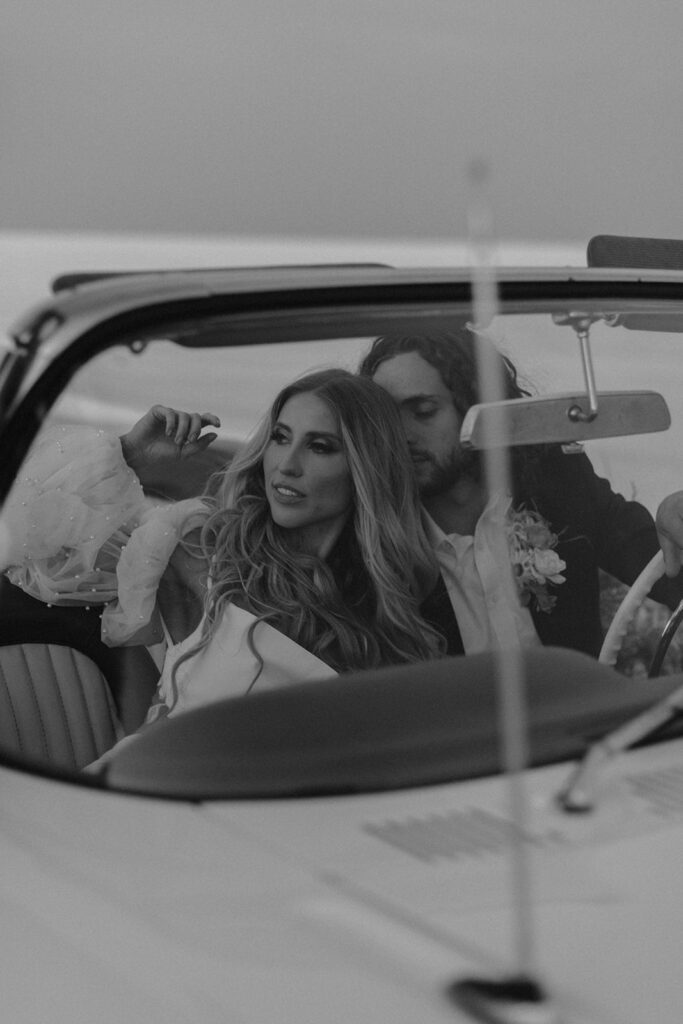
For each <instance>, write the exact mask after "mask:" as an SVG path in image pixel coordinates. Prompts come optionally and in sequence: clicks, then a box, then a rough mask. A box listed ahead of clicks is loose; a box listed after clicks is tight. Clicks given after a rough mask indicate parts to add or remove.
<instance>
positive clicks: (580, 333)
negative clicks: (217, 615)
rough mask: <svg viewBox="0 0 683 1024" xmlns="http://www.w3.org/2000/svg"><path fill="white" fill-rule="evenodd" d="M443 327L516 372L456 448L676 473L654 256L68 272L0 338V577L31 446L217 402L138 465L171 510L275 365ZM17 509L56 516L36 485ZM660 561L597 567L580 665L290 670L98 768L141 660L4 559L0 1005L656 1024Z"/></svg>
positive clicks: (645, 478)
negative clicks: (38, 499) (593, 609)
mask: <svg viewBox="0 0 683 1024" xmlns="http://www.w3.org/2000/svg"><path fill="white" fill-rule="evenodd" d="M453 329H457V330H471V331H474V332H475V333H479V334H481V335H482V336H483V337H485V338H486V339H487V340H488V341H493V342H494V344H495V345H496V346H497V347H498V348H499V349H500V351H502V352H503V353H504V354H505V355H507V356H508V357H509V358H510V359H511V360H512V362H513V363H514V365H515V366H516V368H517V371H518V374H519V379H520V381H521V382H522V383H523V386H524V390H525V392H526V393H527V394H526V397H522V398H518V399H514V400H507V401H506V400H504V399H501V398H500V397H496V396H495V394H493V395H492V396H490V397H491V400H490V401H488V400H487V401H486V402H485V403H482V404H480V405H477V406H476V407H474V408H473V409H472V410H470V414H468V416H467V417H466V420H465V422H464V423H463V433H462V438H461V439H462V443H463V445H465V446H469V447H471V448H473V449H477V450H480V451H481V452H482V458H484V459H493V457H494V456H493V454H492V453H495V452H500V451H504V452H507V451H509V450H513V449H517V448H523V447H524V446H529V445H540V444H554V445H557V446H560V447H561V449H562V452H563V458H566V459H567V460H571V459H575V458H579V457H585V456H588V458H589V459H590V461H591V463H592V465H593V467H594V469H595V471H596V473H598V474H599V475H600V476H601V477H603V478H605V479H607V480H608V481H609V483H610V485H611V487H612V489H613V490H614V491H615V492H617V493H620V494H622V495H623V496H624V497H625V498H627V499H628V500H633V501H637V502H638V503H640V504H641V505H642V506H644V507H645V508H646V509H647V510H649V512H650V513H652V514H654V513H655V511H656V509H657V506H658V504H659V502H660V501H661V500H662V499H663V498H664V497H665V496H666V495H667V494H669V493H671V492H673V491H676V490H679V489H683V466H681V459H680V452H681V449H682V446H683V375H682V374H681V370H680V363H681V358H680V353H681V345H682V343H683V243H675V242H672V241H668V240H656V239H655V240H643V239H621V238H613V237H609V236H607V237H606V236H598V237H596V238H595V239H592V240H591V242H590V244H589V246H588V255H587V260H586V265H585V266H582V267H579V266H576V267H562V268H548V267H543V268H533V267H531V268H522V269H520V268H515V269H505V268H499V269H496V271H495V274H494V272H493V270H492V269H491V266H490V265H488V264H486V265H485V264H482V265H480V266H473V267H471V268H467V269H456V270H448V269H443V268H442V269H437V270H430V269H395V268H392V267H390V266H384V265H376V264H364V265H335V266H287V267H276V266H272V267H259V268H233V269H216V270H187V271H177V270H174V271H167V272H165V271H159V272H156V273H150V272H140V273H133V272H125V273H107V272H106V271H104V270H103V271H102V272H92V271H89V272H87V273H85V272H84V273H80V272H69V273H66V272H65V273H64V275H63V276H61V277H60V278H58V279H57V280H55V281H54V282H53V283H52V294H51V295H50V296H49V297H47V298H45V299H44V300H43V301H41V302H40V303H39V304H38V305H36V306H35V307H34V308H32V309H30V310H29V311H28V312H27V313H26V314H25V316H23V317H22V318H21V319H20V320H19V321H18V322H17V323H15V324H13V325H11V327H10V329H9V331H8V334H7V337H6V339H5V344H4V346H3V349H2V357H1V358H2V362H1V363H0V446H1V451H2V460H1V461H0V501H1V502H4V511H3V513H2V516H1V517H0V563H2V565H3V568H5V569H7V567H8V564H10V563H12V557H11V554H10V553H11V552H12V550H13V546H16V542H17V536H16V535H17V534H18V532H21V531H25V530H29V532H30V528H31V523H28V524H27V523H23V522H22V521H21V507H22V506H21V502H20V501H18V500H17V495H19V496H20V495H21V494H22V487H24V488H25V487H26V485H27V474H26V471H25V468H24V467H25V461H26V459H27V456H29V455H30V454H31V452H32V451H35V450H36V446H37V445H39V444H40V441H41V438H43V436H45V432H47V431H53V430H54V429H55V428H58V429H59V428H62V427H63V428H64V429H66V430H68V429H69V428H70V426H71V425H80V426H83V427H93V428H96V430H98V431H101V432H103V433H102V434H101V435H98V436H110V435H111V436H112V437H116V436H119V435H121V434H122V433H124V432H125V431H126V430H127V429H128V428H129V427H130V426H131V425H132V424H133V423H134V422H135V421H136V420H137V419H138V418H139V417H140V416H142V415H143V414H144V412H145V411H146V410H147V409H148V408H149V407H150V406H151V405H153V404H155V403H160V404H164V405H170V406H175V407H177V408H183V409H191V410H200V409H201V410H207V411H211V412H213V413H215V414H217V415H218V416H219V417H220V420H221V428H220V431H219V436H218V438H217V440H216V442H215V443H214V445H212V446H211V447H210V448H209V449H207V451H206V452H205V453H204V454H203V455H202V456H201V457H197V458H196V459H194V460H187V463H183V464H182V470H181V469H179V464H178V463H174V464H172V465H170V466H164V465H161V464H160V466H159V473H158V479H155V480H152V481H146V483H145V486H146V488H147V491H148V494H149V495H150V496H151V497H154V499H155V500H157V501H159V502H160V503H168V505H169V506H172V505H173V503H174V502H177V501H178V500H183V499H186V498H191V497H193V496H196V495H199V494H200V493H201V491H202V489H203V488H204V486H205V485H206V481H207V479H208V478H209V476H210V474H211V472H212V470H213V469H215V468H217V467H219V466H222V465H224V464H225V463H227V462H228V461H229V460H230V459H231V458H232V456H233V455H234V453H235V451H236V450H237V449H238V448H239V446H240V444H241V443H242V442H243V440H244V439H245V438H246V437H247V436H248V434H249V432H250V430H251V429H252V428H253V426H254V425H255V424H256V422H257V420H258V419H259V417H260V416H261V415H262V414H263V413H264V412H265V411H266V410H267V408H268V406H269V403H270V401H271V399H272V397H273V396H274V394H275V393H276V392H277V391H278V389H279V388H280V387H281V386H283V385H284V384H285V383H287V382H289V381H290V380H291V379H293V378H294V377H296V376H297V375H299V374H300V373H303V372H305V371H307V370H310V369H312V368H320V367H325V366H344V367H346V368H348V369H351V370H356V369H357V367H358V364H359V362H360V360H361V358H362V356H363V354H364V353H365V352H367V350H368V349H369V347H370V344H371V342H372V340H373V339H374V338H376V337H377V336H379V335H383V334H387V333H390V332H391V333H395V332H399V333H401V334H406V335H407V334H429V333H430V332H436V331H438V332H447V331H451V330H453ZM68 483H69V481H66V480H65V481H64V482H63V486H64V488H65V490H66V489H67V485H68ZM28 484H30V480H28ZM55 486H56V494H57V495H59V487H60V486H61V484H60V483H59V482H57V483H56V485H55ZM44 511H45V515H44V518H43V519H42V520H41V522H47V521H49V520H50V517H52V520H53V521H54V522H57V521H61V523H62V525H63V524H64V521H65V517H68V504H63V503H62V502H61V501H60V499H59V497H58V496H57V497H56V498H55V500H54V503H53V504H52V505H50V506H49V507H48V508H47V509H45V510H44ZM27 514H28V513H27ZM551 525H552V524H551ZM601 528H602V529H604V530H606V531H609V529H610V524H609V523H607V524H602V526H601ZM22 536H24V533H22ZM34 542H35V543H36V544H37V545H39V544H40V542H41V538H40V537H35V538H32V539H31V540H30V543H34ZM23 543H29V541H24V542H23ZM663 571H664V570H663V562H662V558H661V555H658V554H654V556H653V557H652V559H650V560H649V561H648V563H647V565H646V566H645V567H644V569H643V572H642V573H641V574H640V575H639V576H638V577H637V579H636V580H635V581H626V582H624V581H621V580H619V579H617V578H616V577H614V576H611V575H610V574H608V573H607V572H606V571H605V572H603V573H602V576H601V592H600V608H601V615H602V620H603V622H602V625H603V630H604V634H605V640H604V643H603V646H602V649H601V650H600V651H599V652H596V655H595V656H593V655H591V654H588V653H586V652H585V651H584V650H578V649H570V648H563V647H557V646H553V645H548V646H539V647H534V648H530V649H529V650H527V651H524V652H523V653H518V654H516V655H514V656H513V655H509V656H507V657H501V656H500V655H499V654H497V653H495V652H491V653H487V652H483V653H479V654H475V655H470V656H465V655H460V656H454V657H444V658H443V659H438V660H435V661H431V662H425V663H422V664H419V665H411V666H405V667H400V668H395V669H388V668H385V669H381V670H378V671H368V672H353V673H348V674H346V675H344V674H342V675H341V676H339V677H338V678H335V679H333V680H330V679H326V680H320V681H315V680H313V681H310V680H309V681H302V682H300V683H296V684H294V685H293V686H291V687H289V688H287V689H285V690H278V691H271V692H264V693H254V694H251V695H247V696H244V697H237V698H230V699H226V700H223V701H220V702H217V703H214V704H212V705H210V706H208V707H204V708H198V709H196V710H194V711H188V712H187V713H185V714H183V715H178V716H177V717H176V718H173V719H168V720H167V721H162V722H160V723H158V725H157V726H155V728H153V729H149V730H147V731H146V732H143V733H141V734H140V735H139V736H138V737H136V738H135V739H134V741H132V742H130V743H129V744H123V745H122V746H121V747H120V749H119V748H117V749H118V750H119V752H118V753H116V754H115V755H113V756H112V757H111V758H110V760H109V761H108V762H107V763H106V767H105V768H104V770H102V771H99V772H93V771H91V770H88V765H89V764H91V762H93V761H95V760H96V759H98V758H100V757H101V756H102V755H106V754H107V752H108V751H109V750H110V749H111V748H112V747H113V746H114V744H115V743H116V742H117V740H120V739H121V738H122V737H124V736H126V735H129V734H132V733H134V732H135V731H136V730H137V729H138V728H139V726H140V725H141V723H142V722H143V720H144V718H145V715H146V713H147V710H148V707H149V705H150V703H151V701H152V700H153V699H154V693H155V688H156V682H157V676H158V668H157V664H158V659H156V660H155V652H154V650H150V648H149V647H148V646H145V645H142V644H139V645H134V646H128V647H121V648H112V647H108V646H106V645H105V644H103V643H102V640H101V635H100V614H101V612H102V606H101V603H99V600H98V595H97V594H96V593H95V589H96V588H92V589H93V594H94V596H93V599H92V603H88V599H87V595H85V596H84V593H83V592H82V591H81V592H79V593H78V594H77V595H76V599H75V600H73V601H71V602H69V601H67V602H62V603H58V604H56V605H55V604H52V603H51V602H49V601H46V600H40V599H39V597H38V596H36V594H35V593H27V592H26V590H25V589H22V587H21V586H20V585H18V580H17V576H16V574H14V575H13V574H12V573H11V572H8V573H5V574H4V576H3V578H2V580H1V583H0V808H1V815H0V821H1V825H0V856H1V859H2V863H3V865H4V866H3V871H2V874H1V875H0V906H1V908H2V919H3V925H4V927H3V938H2V943H1V949H2V962H3V972H2V1008H3V1009H2V1012H3V1019H5V1020H7V1021H8V1022H12V1024H22V1022H26V1024H35V1022H37V1021H47V1020H49V1021H51V1022H54V1024H62V1022H63V1024H67V1022H68V1024H73V1022H74V1021H86V1020H88V1021H97V1022H98V1024H123V1022H126V1024H130V1022H131V1021H141V1022H142V1021H144V1022H145V1024H154V1022H159V1024H176V1022H178V1024H180V1022H190V1021H191V1022H192V1024H219V1022H220V1024H224V1022H226V1021H230V1022H234V1024H238V1022H253V1024H263V1022H265V1021H277V1022H282V1024H302V1022H308V1021H316V1022H317V1024H337V1022H339V1024H341V1022H344V1024H348V1022H350V1021H351V1022H354V1024H356V1022H357V1024H360V1022H366V1021H367V1022H368V1024H369V1022H372V1024H380V1022H387V1024H388V1022H391V1024H409V1022H410V1024H413V1022H415V1021H417V1020H419V1021H420V1022H421V1024H432V1022H433V1024H438V1022H443V1024H447V1022H461V1024H464V1022H467V1021H472V1020H484V1021H490V1022H508V1021H509V1022H518V1024H520V1022H521V1024H525V1022H526V1021H529V1022H533V1024H545V1022H546V1021H547V1022H554V1021H558V1022H559V1021H562V1022H566V1024H570V1022H576V1024H588V1022H591V1024H645V1022H648V1024H649V1022H651V1021H662V1022H664V1021H667V1022H672V1021H677V1020H680V1018H681V1014H682V1013H683V980H682V976H681V971H680V965H679V961H678V954H679V948H680V947H679V943H680V942H681V940H682V939H683V872H682V871H681V868H680V865H681V864H682V863H683V740H682V739H681V735H680V729H679V716H680V713H681V709H683V645H681V642H680V641H679V640H678V639H677V627H678V622H679V620H680V618H681V617H682V616H683V612H682V611H681V610H680V609H679V608H677V607H673V608H672V607H670V606H665V605H663V604H661V603H659V602H657V601H656V600H654V599H653V597H652V596H649V595H650V591H651V588H652V587H653V586H655V588H656V583H657V582H658V581H659V580H660V579H661V578H662V577H663ZM549 614H550V615H552V611H551V612H549ZM679 882H681V885H680V887H679ZM679 888H680V890H681V891H680V892H679Z"/></svg>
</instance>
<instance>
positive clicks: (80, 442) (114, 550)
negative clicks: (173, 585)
mask: <svg viewBox="0 0 683 1024" xmlns="http://www.w3.org/2000/svg"><path fill="white" fill-rule="evenodd" d="M205 512H206V509H205V506H204V504H203V502H202V501H201V499H199V498H192V499H187V500H185V501H178V502H175V503H164V502H159V501H153V500H151V499H149V498H148V497H147V496H146V495H145V494H144V492H143V489H142V486H141V484H140V481H139V480H138V478H137V476H136V475H135V473H134V472H133V471H132V470H131V469H130V467H129V466H128V464H127V463H126V462H125V460H124V458H123V455H122V452H121V444H120V442H119V440H118V438H116V437H112V436H110V435H108V434H106V433H105V432H104V431H101V430H94V429H91V428H88V427H56V428H52V429H51V430H48V431H46V432H45V433H44V434H43V435H41V437H40V439H39V440H38V442H37V443H36V445H35V446H34V449H33V450H32V452H31V454H30V456H29V458H28V460H27V462H26V464H25V467H24V472H23V474H22V476H21V478H20V479H19V481H18V482H17V484H16V485H15V487H14V489H13V491H12V493H11V495H10V497H9V499H8V501H7V503H6V505H5V508H4V509H3V512H2V518H1V519H0V570H4V571H6V572H7V575H8V577H9V579H10V580H11V581H12V582H13V583H15V584H16V585H17V586H20V587H21V588H22V589H23V590H25V591H26V592H27V593H29V594H31V595H32V596H33V597H36V598H38V599H39V600H41V601H44V602H45V603H47V604H56V605H102V606H103V613H102V640H103V642H104V643H106V644H108V645H109V646H113V647H114V646H118V645H124V644H145V645H147V646H150V647H153V646H155V645H157V644H159V642H161V643H162V644H163V642H164V639H165V640H166V647H165V649H164V657H163V662H162V671H161V678H160V680H159V686H158V690H157V697H156V700H155V702H154V704H153V705H152V707H151V709H150V712H149V714H148V723H151V722H152V721H154V720H155V719H156V718H158V717H161V716H162V715H166V714H173V715H175V714H179V713H180V712H181V711H185V710H189V709H191V708H196V707H199V706H201V705H203V704H207V703H210V702H212V701H216V700H220V699H222V698H224V697H237V696H241V695H243V694H245V693H247V692H250V691H251V689H252V687H253V689H254V690H259V691H260V690H264V689H275V688H277V687H282V686H289V685H291V684H292V683H295V682H301V681H305V680H313V679H323V678H329V677H330V676H334V675H336V673H335V672H334V670H333V669H331V668H330V667H329V665H326V664H325V662H323V661H321V660H320V659H319V658H317V657H315V656H314V655H313V654H310V653H309V652H308V651H307V650H305V649H304V648H303V647H301V646H300V645H299V644H297V643H295V642H294V641H293V640H290V639H289V638H288V637H286V636H285V635H284V634H282V633H280V632H279V631H278V630H276V629H274V628H273V627H272V626H270V625H268V624H266V623H263V622H259V623H257V624H256V626H255V627H254V631H253V643H254V645H255V647H256V649H257V650H258V653H259V655H260V657H261V659H262V661H263V664H262V665H261V663H260V661H259V658H258V657H257V656H256V655H255V654H254V652H253V651H252V650H251V648H250V645H249V639H248V638H249V630H250V627H251V626H252V625H253V624H254V622H255V621H256V620H255V617H254V616H253V615H251V614H249V613H248V612H246V611H243V610H242V609H240V608H237V607H235V606H234V605H230V606H229V607H228V608H227V609H226V611H225V613H224V616H223V619H222V621H221V623H220V624H219V626H218V629H217V631H216V634H215V636H214V637H213V638H212V640H211V643H210V644H209V645H208V646H207V647H206V648H204V649H203V650H202V651H201V652H199V653H198V654H197V655H194V656H192V657H191V658H189V659H188V660H187V661H186V662H183V663H182V664H181V665H180V667H179V669H178V673H177V676H176V677H175V678H174V677H173V674H172V673H173V667H174V666H175V664H176V662H177V661H178V659H179V658H180V656H181V655H182V654H183V653H184V652H185V651H187V650H189V649H190V648H191V647H192V646H194V644H195V643H196V642H197V640H198V638H199V635H200V632H201V623H200V624H199V626H198V627H197V629H196V630H195V631H194V632H193V633H192V634H191V635H190V636H188V637H186V638H185V639H184V640H182V641H181V642H180V643H177V644H175V643H173V642H172V641H171V640H170V638H169V637H168V634H167V633H166V634H165V636H164V633H165V631H164V629H163V623H162V622H161V619H160V616H159V612H158V608H157V591H158V588H159V582H160V580H161V578H162V576H163V575H164V572H165V570H166V568H167V566H168V563H169V559H170V558H171V555H172V554H173V551H174V550H175V548H176V546H177V545H178V543H179V541H180V540H182V538H183V537H184V536H186V535H187V534H188V533H189V532H190V531H191V530H193V529H195V528H196V527H197V526H198V525H199V524H200V523H201V521H202V519H203V518H204V516H205ZM259 668H260V671H259Z"/></svg>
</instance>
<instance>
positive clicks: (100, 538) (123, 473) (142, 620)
mask: <svg viewBox="0 0 683 1024" xmlns="http://www.w3.org/2000/svg"><path fill="white" fill-rule="evenodd" d="M204 514H205V506H204V504H203V502H202V501H201V499H199V498H191V499H187V500H185V501H179V502H176V503H173V504H165V503H160V502H155V501H153V500H152V499H150V498H148V497H147V496H146V495H145V493H144V491H143V489H142V485H141V484H140V481H139V480H138V478H137V476H136V475H135V473H134V472H133V470H132V469H131V468H130V467H129V466H128V464H127V463H126V461H125V460H124V458H123V455H122V452H121V444H120V442H119V439H118V438H117V437H114V436H112V435H109V434H107V433H105V432H104V431H101V430H96V429H94V428H90V427H70V426H64V427H54V428H51V429H50V430H48V431H46V432H45V433H44V434H43V435H42V436H41V437H40V438H39V440H38V442H37V443H36V445H35V446H34V448H33V449H32V451H31V453H30V454H29V457H28V459H27V461H26V462H25V464H24V467H23V471H22V474H21V476H20V478H19V479H18V481H17V483H16V484H15V486H14V488H13V490H12V492H11V494H10V496H9V498H8V501H7V502H6V504H5V507H4V509H3V511H2V518H1V519H0V568H1V569H3V570H6V574H7V576H8V578H9V579H10V580H11V582H12V583H14V584H16V585H17V586H19V587H21V588H22V590H25V591H26V593H28V594H30V595H31V596H32V597H36V598H38V599H39V600H41V601H44V602H45V603H47V604H59V605H96V604H101V605H104V606H105V607H104V611H103V615H102V639H103V640H104V642H105V643H107V644H109V645H110V646H116V645H118V644H125V643H152V642H155V640H156V639H158V638H159V637H158V624H155V622H154V618H155V616H154V612H155V603H156V592H157V588H158V585H159V581H160V579H161V577H162V575H163V573H164V571H165V569H166V566H167V565H168V560H169V558H170V557H171V554H172V553H173V550H174V549H175V547H176V545H177V544H178V543H179V541H180V540H182V538H183V537H184V536H185V535H186V534H187V533H188V532H189V531H190V530H192V529H194V528H195V527H196V526H198V525H199V524H200V523H201V521H202V519H203V518H204Z"/></svg>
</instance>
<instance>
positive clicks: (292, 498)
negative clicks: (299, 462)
mask: <svg viewBox="0 0 683 1024" xmlns="http://www.w3.org/2000/svg"><path fill="white" fill-rule="evenodd" d="M271 490H272V491H273V494H274V495H275V497H276V498H277V500H278V501H282V502H284V503H285V504H287V505H289V504H290V503H293V502H296V501H301V500H302V498H303V497H304V495H303V494H302V493H301V491H297V489H296V487H290V486H289V484H272V485H271Z"/></svg>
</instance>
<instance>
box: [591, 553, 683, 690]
mask: <svg viewBox="0 0 683 1024" xmlns="http://www.w3.org/2000/svg"><path fill="white" fill-rule="evenodd" d="M663 575H664V555H663V554H662V552H661V551H658V552H657V554H656V555H655V556H654V558H651V559H650V561H649V562H648V563H647V565H646V566H645V568H644V569H643V571H642V572H641V574H640V576H639V577H638V579H637V580H636V581H635V582H634V583H633V585H632V586H631V588H630V590H629V591H628V593H627V594H626V596H625V597H624V599H623V601H622V602H621V604H620V605H619V607H618V608H617V611H616V613H615V615H614V618H613V619H612V622H611V624H610V627H609V629H608V630H607V634H606V636H605V639H604V642H603V645H602V647H601V649H600V654H599V655H598V661H601V662H603V663H604V664H606V665H614V664H615V663H616V660H617V655H618V654H619V651H620V650H621V645H622V643H623V640H624V636H625V635H626V632H627V630H628V627H629V625H630V624H631V622H632V620H633V618H634V616H635V614H636V612H637V611H638V609H639V608H640V606H641V604H642V603H643V601H644V600H645V598H646V597H647V595H648V594H649V592H650V590H651V589H652V587H653V586H654V584H655V583H656V582H657V580H658V579H660V578H661V577H662V576H663ZM682 619H683V601H681V603H680V604H679V605H678V607H677V608H676V610H675V611H674V612H673V614H672V615H671V617H670V618H669V620H668V621H667V623H666V625H665V627H664V629H663V630H662V635H661V636H660V638H659V643H658V644H657V650H656V651H655V653H654V657H653V658H652V663H651V665H650V667H649V669H648V673H647V674H648V677H649V678H653V677H654V676H656V675H657V674H658V673H659V670H660V669H661V667H662V662H663V661H664V655H665V654H666V652H667V650H668V649H669V644H670V643H671V641H672V639H673V637H674V635H675V633H676V630H677V629H678V627H679V625H680V623H681V620H682Z"/></svg>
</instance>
